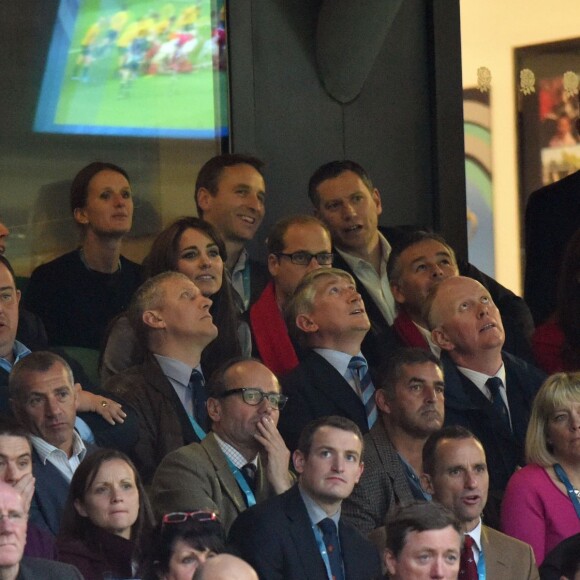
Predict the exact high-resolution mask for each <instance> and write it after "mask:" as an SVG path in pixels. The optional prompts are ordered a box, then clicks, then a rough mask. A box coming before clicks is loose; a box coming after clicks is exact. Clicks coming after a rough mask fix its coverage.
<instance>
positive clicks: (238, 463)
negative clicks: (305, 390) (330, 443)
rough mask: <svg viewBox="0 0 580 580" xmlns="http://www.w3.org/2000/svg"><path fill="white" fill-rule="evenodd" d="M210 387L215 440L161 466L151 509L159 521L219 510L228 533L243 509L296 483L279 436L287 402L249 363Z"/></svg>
mask: <svg viewBox="0 0 580 580" xmlns="http://www.w3.org/2000/svg"><path fill="white" fill-rule="evenodd" d="M208 387H209V397H208V401H207V411H208V415H209V418H210V420H211V432H210V433H209V434H208V436H207V437H206V438H205V439H203V441H202V442H201V443H192V444H190V445H187V446H186V447H181V448H180V449H178V450H177V451H173V452H172V453H170V454H168V455H167V456H166V457H165V459H163V461H162V462H161V464H160V465H159V468H158V469H157V471H156V472H155V476H154V478H153V484H152V499H153V507H154V509H155V512H156V514H157V515H158V517H162V516H163V514H166V513H169V512H176V511H189V510H191V509H210V510H215V511H217V512H218V513H219V514H220V519H221V521H222V523H223V525H224V528H225V530H226V531H227V530H229V528H230V526H231V525H232V523H233V521H234V520H235V519H236V517H237V516H238V515H239V514H240V513H241V512H243V511H244V510H245V509H247V508H248V507H250V506H252V505H255V504H256V503H259V502H261V501H263V500H264V499H266V498H268V497H271V496H273V495H277V494H279V493H282V492H283V491H286V490H287V489H288V488H289V487H290V486H291V485H292V483H293V477H292V475H291V474H290V473H289V471H288V464H289V461H290V452H289V451H288V449H287V448H286V445H285V444H284V441H283V439H282V437H281V435H280V433H279V432H278V429H277V424H278V418H279V415H280V410H281V409H282V408H283V407H284V404H285V403H286V400H287V397H286V396H284V395H283V394H282V393H281V389H280V385H279V384H278V381H277V379H276V377H275V376H274V375H273V374H272V372H271V371H270V370H268V369H267V368H266V367H265V366H264V365H263V364H261V363H260V362H258V361H256V360H251V359H250V360H247V359H246V360H243V359H234V360H232V361H229V362H228V363H226V365H225V366H224V367H222V368H221V369H220V370H218V371H216V373H215V374H214V375H213V376H212V378H211V381H210V383H209V385H208Z"/></svg>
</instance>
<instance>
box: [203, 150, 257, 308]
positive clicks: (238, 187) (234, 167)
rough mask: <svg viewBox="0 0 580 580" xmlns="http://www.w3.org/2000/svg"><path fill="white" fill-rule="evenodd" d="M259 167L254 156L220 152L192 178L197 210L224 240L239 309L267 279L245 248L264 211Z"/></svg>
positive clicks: (248, 302) (254, 298)
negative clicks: (194, 180)
mask: <svg viewBox="0 0 580 580" xmlns="http://www.w3.org/2000/svg"><path fill="white" fill-rule="evenodd" d="M263 167H264V164H263V163H262V161H260V160H259V159H256V158H255V157H250V156H248V155H240V154H237V153H236V154H230V153H224V154H223V155H217V156H216V157H212V158H211V159H210V160H209V161H207V162H206V163H205V164H204V165H203V167H202V168H201V169H200V171H199V174H198V176H197V181H196V182H195V204H196V206H197V213H198V215H199V217H200V218H202V219H204V220H205V221H207V222H209V223H210V224H211V225H212V226H214V227H215V228H216V229H217V231H218V232H219V233H220V234H221V236H222V238H223V240H224V242H225V244H226V250H227V254H228V259H227V262H226V266H227V268H228V270H229V272H230V274H231V277H232V284H233V286H234V288H235V290H236V292H237V294H238V297H239V306H240V309H241V310H242V311H245V310H247V309H248V308H249V306H250V305H251V304H253V303H254V302H255V301H256V300H257V299H258V297H259V296H260V294H261V292H262V290H263V289H264V286H265V285H266V284H267V283H268V270H267V269H266V267H265V266H264V265H263V264H261V263H260V262H256V261H254V260H251V259H250V256H249V254H248V251H247V250H246V248H245V244H246V243H247V242H249V241H251V240H252V239H253V238H254V236H255V235H256V232H257V231H258V228H259V227H260V224H261V223H262V220H263V219H264V214H265V212H266V206H265V202H266V185H265V184H264V176H263V173H262V171H263Z"/></svg>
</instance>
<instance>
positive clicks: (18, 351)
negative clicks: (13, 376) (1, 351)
mask: <svg viewBox="0 0 580 580" xmlns="http://www.w3.org/2000/svg"><path fill="white" fill-rule="evenodd" d="M12 354H13V355H14V362H13V363H11V362H8V361H7V360H6V359H5V358H1V357H0V367H1V368H3V369H4V370H5V371H6V372H10V371H11V370H12V367H13V366H14V365H15V364H16V363H17V362H18V361H19V360H20V359H21V358H24V357H25V356H28V355H29V354H30V349H29V348H27V347H26V346H24V345H23V344H22V343H21V342H19V341H18V340H15V341H14V347H13V348H12Z"/></svg>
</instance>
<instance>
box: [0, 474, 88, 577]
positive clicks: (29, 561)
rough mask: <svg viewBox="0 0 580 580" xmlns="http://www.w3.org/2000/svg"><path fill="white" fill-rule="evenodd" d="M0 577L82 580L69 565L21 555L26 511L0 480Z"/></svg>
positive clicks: (18, 497) (15, 493)
mask: <svg viewBox="0 0 580 580" xmlns="http://www.w3.org/2000/svg"><path fill="white" fill-rule="evenodd" d="M0 515H1V516H2V517H1V519H0V537H1V538H2V541H1V542H0V577H1V578H15V579H18V580H38V579H39V578H43V579H45V578H46V579H48V580H82V576H81V573H80V572H79V571H78V570H77V569H76V568H75V567H74V566H70V565H69V564H63V563H61V562H51V561H50V560H44V559H41V558H26V557H24V558H23V554H24V545H25V543H26V528H27V515H28V514H27V512H26V507H25V505H24V501H23V499H22V496H21V495H20V494H19V493H18V491H17V490H16V489H15V488H13V487H10V486H9V485H8V484H6V483H4V482H0Z"/></svg>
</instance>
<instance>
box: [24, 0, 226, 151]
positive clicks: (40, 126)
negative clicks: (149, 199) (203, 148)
mask: <svg viewBox="0 0 580 580" xmlns="http://www.w3.org/2000/svg"><path fill="white" fill-rule="evenodd" d="M226 69H227V54H226V27H225V6H224V0H193V1H192V0H173V1H172V2H164V1H159V0H157V1H155V0H61V2H60V5H59V9H58V14H57V19H56V23H55V26H54V30H53V33H52V40H51V44H50V49H49V53H48V57H47V62H46V68H45V71H44V76H43V81H42V87H41V92H40V97H39V100H38V106H37V110H36V117H35V122H34V130H35V131H39V132H46V133H73V134H79V135H111V136H137V137H171V138H188V139H214V138H216V137H223V136H225V135H227V108H228V107H227V70H226Z"/></svg>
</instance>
